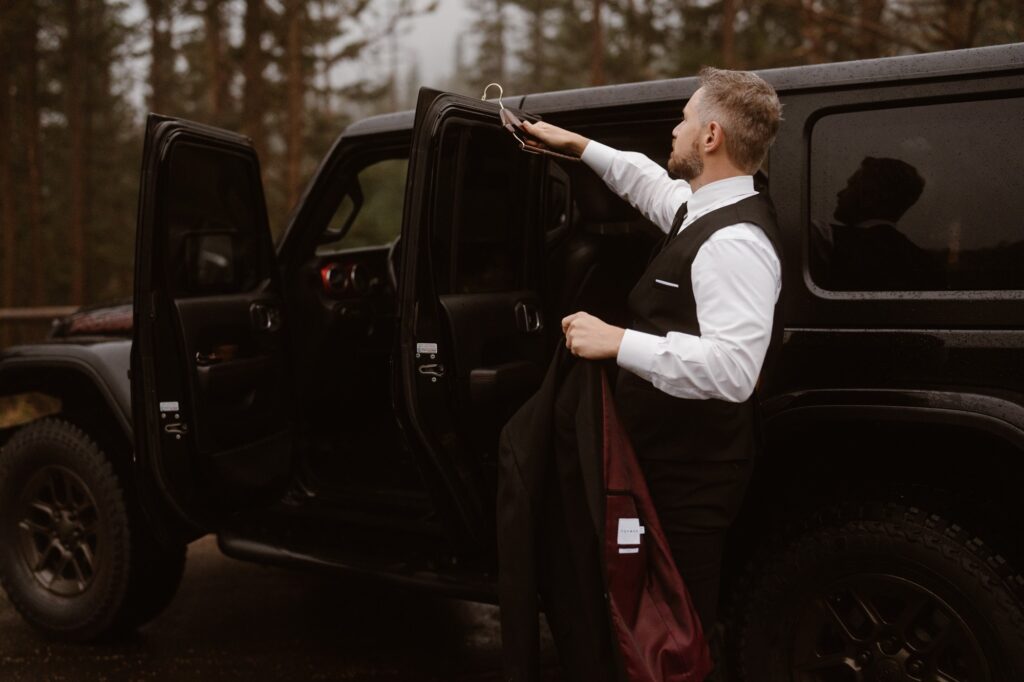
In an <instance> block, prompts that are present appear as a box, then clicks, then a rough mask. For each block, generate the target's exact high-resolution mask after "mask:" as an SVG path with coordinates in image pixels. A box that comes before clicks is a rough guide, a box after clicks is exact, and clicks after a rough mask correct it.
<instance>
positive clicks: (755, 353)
mask: <svg viewBox="0 0 1024 682" xmlns="http://www.w3.org/2000/svg"><path fill="white" fill-rule="evenodd" d="M740 225H742V226H743V227H746V228H749V229H752V230H760V228H759V227H757V226H755V225H752V224H750V223H741V224H740ZM734 227H739V226H734ZM726 229H730V230H731V229H732V228H726ZM724 231H725V230H723V231H722V232H724ZM721 234H722V233H721V232H720V233H719V235H721ZM733 234H736V232H735V231H734V232H733ZM748 234H749V232H748ZM690 277H691V280H692V284H693V296H694V300H695V301H696V303H697V320H698V322H699V325H700V335H699V336H695V335H692V334H684V333H681V332H669V333H668V335H666V336H657V335H654V334H645V333H643V332H639V331H636V330H634V329H627V330H626V333H625V335H624V336H623V338H622V344H621V346H620V347H619V354H618V357H617V362H618V364H619V366H620V367H622V368H624V369H626V370H628V371H630V372H633V373H634V374H636V375H637V376H639V377H641V378H643V379H646V380H648V381H650V382H651V383H652V384H653V385H654V386H655V387H656V388H658V389H660V390H662V391H664V392H666V393H668V394H670V395H674V396H676V397H679V398H691V399H700V400H706V399H710V398H716V399H719V400H727V401H729V402H743V401H744V400H746V399H747V398H749V397H750V395H751V394H752V393H753V392H754V387H755V385H756V384H757V378H758V375H759V374H760V372H761V366H762V364H763V363H764V358H765V354H766V353H767V351H768V343H769V341H770V340H771V335H772V318H773V315H774V311H775V304H776V301H777V300H778V297H779V292H780V289H781V286H780V284H781V265H780V263H779V259H778V256H777V255H776V254H775V252H774V250H773V249H771V247H770V246H765V245H764V244H762V243H761V242H759V241H758V240H757V239H756V238H755V237H754V235H753V234H749V237H748V236H742V237H729V238H720V239H709V240H708V241H706V242H705V243H704V244H703V245H702V246H701V247H700V249H699V250H698V251H697V255H696V257H695V258H694V261H693V265H692V267H691V270H690Z"/></svg>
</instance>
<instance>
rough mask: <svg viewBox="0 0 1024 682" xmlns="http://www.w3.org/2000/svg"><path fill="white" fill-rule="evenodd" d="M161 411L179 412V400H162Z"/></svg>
mask: <svg viewBox="0 0 1024 682" xmlns="http://www.w3.org/2000/svg"><path fill="white" fill-rule="evenodd" d="M160 411H161V412H177V411H178V401H177V400H168V401H166V402H161V403H160Z"/></svg>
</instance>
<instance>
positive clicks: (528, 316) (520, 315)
mask: <svg viewBox="0 0 1024 682" xmlns="http://www.w3.org/2000/svg"><path fill="white" fill-rule="evenodd" d="M515 312H516V324H517V326H518V327H519V331H521V332H524V333H526V334H533V333H535V332H539V331H540V330H541V329H543V328H544V318H543V317H542V316H541V312H540V309H539V308H538V307H537V306H536V305H534V304H533V303H527V302H525V301H520V302H519V303H516V308H515Z"/></svg>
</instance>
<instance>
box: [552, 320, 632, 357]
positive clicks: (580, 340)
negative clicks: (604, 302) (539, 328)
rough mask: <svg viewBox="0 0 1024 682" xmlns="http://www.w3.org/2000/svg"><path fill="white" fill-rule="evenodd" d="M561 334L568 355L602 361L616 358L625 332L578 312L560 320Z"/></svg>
mask: <svg viewBox="0 0 1024 682" xmlns="http://www.w3.org/2000/svg"><path fill="white" fill-rule="evenodd" d="M562 332H563V333H564V334H565V347H566V348H568V349H569V352H570V353H572V354H573V355H576V356H579V357H581V358H587V359H588V360H604V359H606V358H615V357H618V355H619V344H621V343H622V337H623V335H624V334H625V333H626V330H625V329H622V328H621V327H613V326H612V325H610V324H607V323H605V322H602V321H601V320H599V319H598V318H596V317H594V316H593V315H590V314H589V313H584V312H578V313H573V314H572V315H569V316H567V317H565V318H563V319H562Z"/></svg>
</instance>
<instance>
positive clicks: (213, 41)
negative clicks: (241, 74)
mask: <svg viewBox="0 0 1024 682" xmlns="http://www.w3.org/2000/svg"><path fill="white" fill-rule="evenodd" d="M221 9H222V5H221V0H206V7H205V8H204V10H203V21H204V23H205V36H204V38H205V45H206V63H207V68H208V78H207V82H206V87H207V99H208V100H209V105H210V116H211V117H212V118H213V122H214V123H215V124H219V123H221V121H222V117H223V114H224V100H225V99H226V94H227V93H226V91H227V78H226V74H225V70H224V55H223V52H224V20H223V16H222V12H221Z"/></svg>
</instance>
